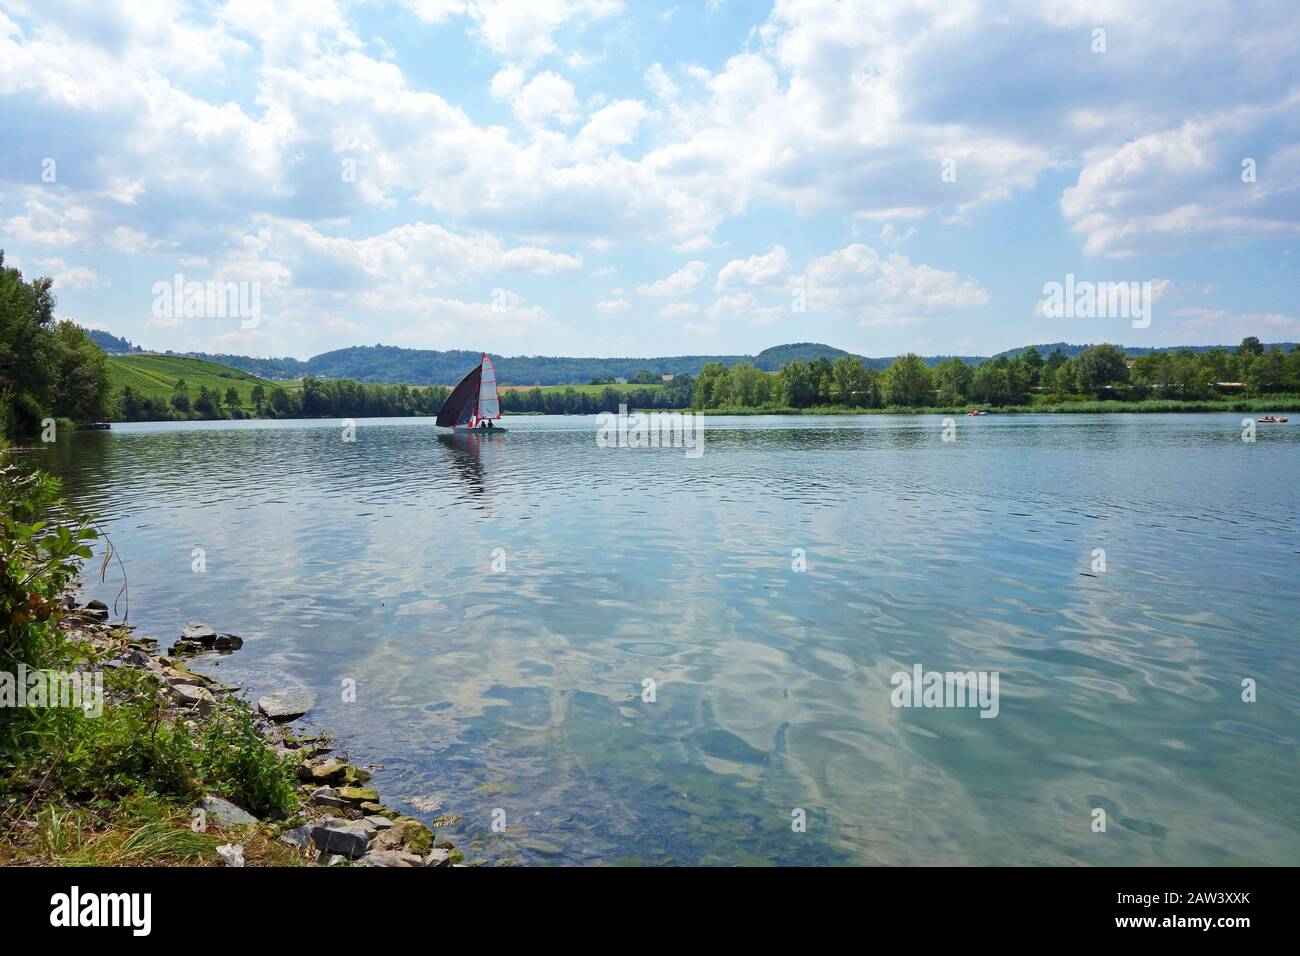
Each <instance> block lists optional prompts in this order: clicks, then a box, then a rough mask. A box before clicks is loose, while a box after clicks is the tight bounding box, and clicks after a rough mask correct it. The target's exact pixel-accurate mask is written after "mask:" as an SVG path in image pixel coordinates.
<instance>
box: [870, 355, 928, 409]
mask: <svg viewBox="0 0 1300 956" xmlns="http://www.w3.org/2000/svg"><path fill="white" fill-rule="evenodd" d="M933 379H934V376H933V374H932V373H931V371H930V368H929V366H927V365H926V364H925V362H924V360H923V359H922V358H921V356H919V355H917V354H916V353H915V352H908V353H907V354H906V355H900V356H899V357H898V358H897V359H895V360H894V364H893V365H891V366H889V368H887V369H885V372H884V374H883V375H882V376H881V380H880V387H881V391H882V392H883V393H884V400H885V404H886V405H901V406H905V407H918V406H922V405H928V404H929V403H930V397H931V396H930V392H931V389H932V388H933V384H934V383H933Z"/></svg>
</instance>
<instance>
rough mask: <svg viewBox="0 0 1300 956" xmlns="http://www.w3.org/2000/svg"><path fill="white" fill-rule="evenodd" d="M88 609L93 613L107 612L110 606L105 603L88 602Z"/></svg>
mask: <svg viewBox="0 0 1300 956" xmlns="http://www.w3.org/2000/svg"><path fill="white" fill-rule="evenodd" d="M86 607H87V608H89V609H90V610H92V611H107V610H108V605H107V604H105V603H104V602H103V601H87V602H86Z"/></svg>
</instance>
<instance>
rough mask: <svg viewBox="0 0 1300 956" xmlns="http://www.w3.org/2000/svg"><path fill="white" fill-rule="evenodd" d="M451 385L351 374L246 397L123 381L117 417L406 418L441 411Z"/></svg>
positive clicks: (181, 383) (257, 390)
mask: <svg viewBox="0 0 1300 956" xmlns="http://www.w3.org/2000/svg"><path fill="white" fill-rule="evenodd" d="M449 392H450V390H449V389H447V388H446V387H444V386H441V385H431V386H411V385H370V384H366V383H362V382H354V381H352V380H351V379H318V378H307V379H303V382H302V387H301V388H293V389H288V388H282V387H280V386H278V385H273V386H272V387H271V388H270V389H267V388H266V387H265V386H263V385H260V384H259V385H254V386H253V388H252V391H251V392H250V393H249V397H248V398H247V399H244V398H243V397H242V396H241V395H240V393H239V391H238V389H236V388H234V387H233V386H232V387H230V388H227V389H226V391H225V393H224V394H223V393H222V392H221V390H220V389H216V388H208V387H207V386H206V385H200V386H199V387H198V388H197V389H194V388H191V386H190V385H189V383H187V382H186V381H185V380H184V379H180V380H178V381H177V382H176V385H175V387H174V388H173V389H172V393H171V395H170V396H169V397H167V398H162V397H159V396H151V395H144V394H142V393H140V392H139V391H137V390H136V389H134V388H132V387H131V386H130V385H127V386H124V387H123V388H122V391H121V393H120V395H119V397H118V402H117V409H116V413H117V417H118V418H119V419H120V420H122V421H128V422H155V421H173V420H186V419H202V420H207V421H211V420H215V419H223V418H406V417H410V416H414V415H436V414H438V409H439V408H441V407H442V403H443V401H444V400H445V399H446V398H447V395H448V394H449Z"/></svg>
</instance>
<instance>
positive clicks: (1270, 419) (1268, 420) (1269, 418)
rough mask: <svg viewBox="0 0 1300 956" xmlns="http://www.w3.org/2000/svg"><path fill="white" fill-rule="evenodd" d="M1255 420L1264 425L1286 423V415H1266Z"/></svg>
mask: <svg viewBox="0 0 1300 956" xmlns="http://www.w3.org/2000/svg"><path fill="white" fill-rule="evenodd" d="M1255 421H1257V422H1259V423H1261V424H1264V425H1285V424H1286V416H1285V415H1283V416H1281V417H1280V418H1279V417H1277V416H1276V415H1265V416H1264V417H1263V418H1257V419H1255Z"/></svg>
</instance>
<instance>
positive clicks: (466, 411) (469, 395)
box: [436, 352, 506, 435]
mask: <svg viewBox="0 0 1300 956" xmlns="http://www.w3.org/2000/svg"><path fill="white" fill-rule="evenodd" d="M500 418H501V400H500V397H499V396H498V395H497V370H496V366H495V365H493V364H492V359H490V358H488V354H487V353H486V352H484V353H483V359H482V361H480V362H479V364H478V365H476V366H475V367H474V368H472V369H470V371H469V373H468V374H467V375H466V376H465V377H464V378H462V379H461V380H460V382H459V383H458V384H457V385H456V387H455V388H453V389H452V390H451V394H450V395H448V396H447V400H446V401H445V402H443V403H442V408H440V409H438V418H437V420H436V421H437V424H439V425H441V426H443V427H444V428H450V429H451V430H452V431H456V432H467V433H472V434H475V435H495V434H497V433H498V432H504V431H506V429H504V428H497V427H496V425H494V424H493V422H495V421H498V420H499V419H500Z"/></svg>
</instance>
